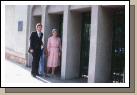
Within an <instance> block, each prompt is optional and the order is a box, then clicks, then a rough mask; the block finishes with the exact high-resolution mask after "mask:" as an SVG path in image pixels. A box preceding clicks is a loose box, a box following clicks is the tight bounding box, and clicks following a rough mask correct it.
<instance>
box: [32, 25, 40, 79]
mask: <svg viewBox="0 0 137 95" xmlns="http://www.w3.org/2000/svg"><path fill="white" fill-rule="evenodd" d="M41 30H42V25H41V24H40V23H37V25H36V32H32V33H31V36H30V52H31V53H32V56H33V61H32V70H31V74H32V76H33V77H36V75H39V74H38V66H39V60H40V51H41V48H43V42H42V37H43V33H42V32H41Z"/></svg>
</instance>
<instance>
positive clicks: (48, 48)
mask: <svg viewBox="0 0 137 95" xmlns="http://www.w3.org/2000/svg"><path fill="white" fill-rule="evenodd" d="M49 50H50V38H48V43H47V51H48V52H49Z"/></svg>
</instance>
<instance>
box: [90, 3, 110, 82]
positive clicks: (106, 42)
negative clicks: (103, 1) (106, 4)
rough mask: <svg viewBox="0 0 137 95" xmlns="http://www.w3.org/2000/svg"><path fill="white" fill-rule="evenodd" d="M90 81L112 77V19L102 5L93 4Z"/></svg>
mask: <svg viewBox="0 0 137 95" xmlns="http://www.w3.org/2000/svg"><path fill="white" fill-rule="evenodd" d="M91 12H92V13H91V37H90V53H89V69H88V82H91V83H106V82H109V79H110V70H111V52H112V51H111V50H112V21H111V16H110V15H109V13H108V12H107V11H106V10H105V9H104V8H102V7H100V6H96V5H95V6H92V11H91Z"/></svg>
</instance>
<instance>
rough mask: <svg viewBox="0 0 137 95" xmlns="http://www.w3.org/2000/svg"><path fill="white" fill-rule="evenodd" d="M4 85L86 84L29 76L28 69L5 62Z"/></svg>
mask: <svg viewBox="0 0 137 95" xmlns="http://www.w3.org/2000/svg"><path fill="white" fill-rule="evenodd" d="M5 79H6V80H5V81H6V83H42V82H43V83H86V82H87V80H85V79H71V80H62V79H61V78H60V76H59V75H57V76H56V77H54V78H53V77H46V78H45V77H39V76H36V78H34V77H32V76H31V73H30V68H28V67H26V66H25V65H22V64H19V63H15V62H11V61H8V60H6V78H5Z"/></svg>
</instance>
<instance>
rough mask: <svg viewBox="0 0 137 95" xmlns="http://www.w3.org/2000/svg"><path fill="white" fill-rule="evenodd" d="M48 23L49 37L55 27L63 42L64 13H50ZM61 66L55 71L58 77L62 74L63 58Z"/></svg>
mask: <svg viewBox="0 0 137 95" xmlns="http://www.w3.org/2000/svg"><path fill="white" fill-rule="evenodd" d="M47 19H48V23H47V28H48V29H47V31H46V32H48V33H49V34H48V35H49V36H47V39H48V38H49V37H50V36H51V35H52V32H51V31H52V29H53V28H55V29H56V30H57V32H58V36H59V37H60V38H61V43H62V34H63V13H50V14H48V18H47ZM59 64H60V66H59V67H58V68H57V69H56V71H55V73H56V75H57V77H60V75H61V59H60V63H59Z"/></svg>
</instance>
